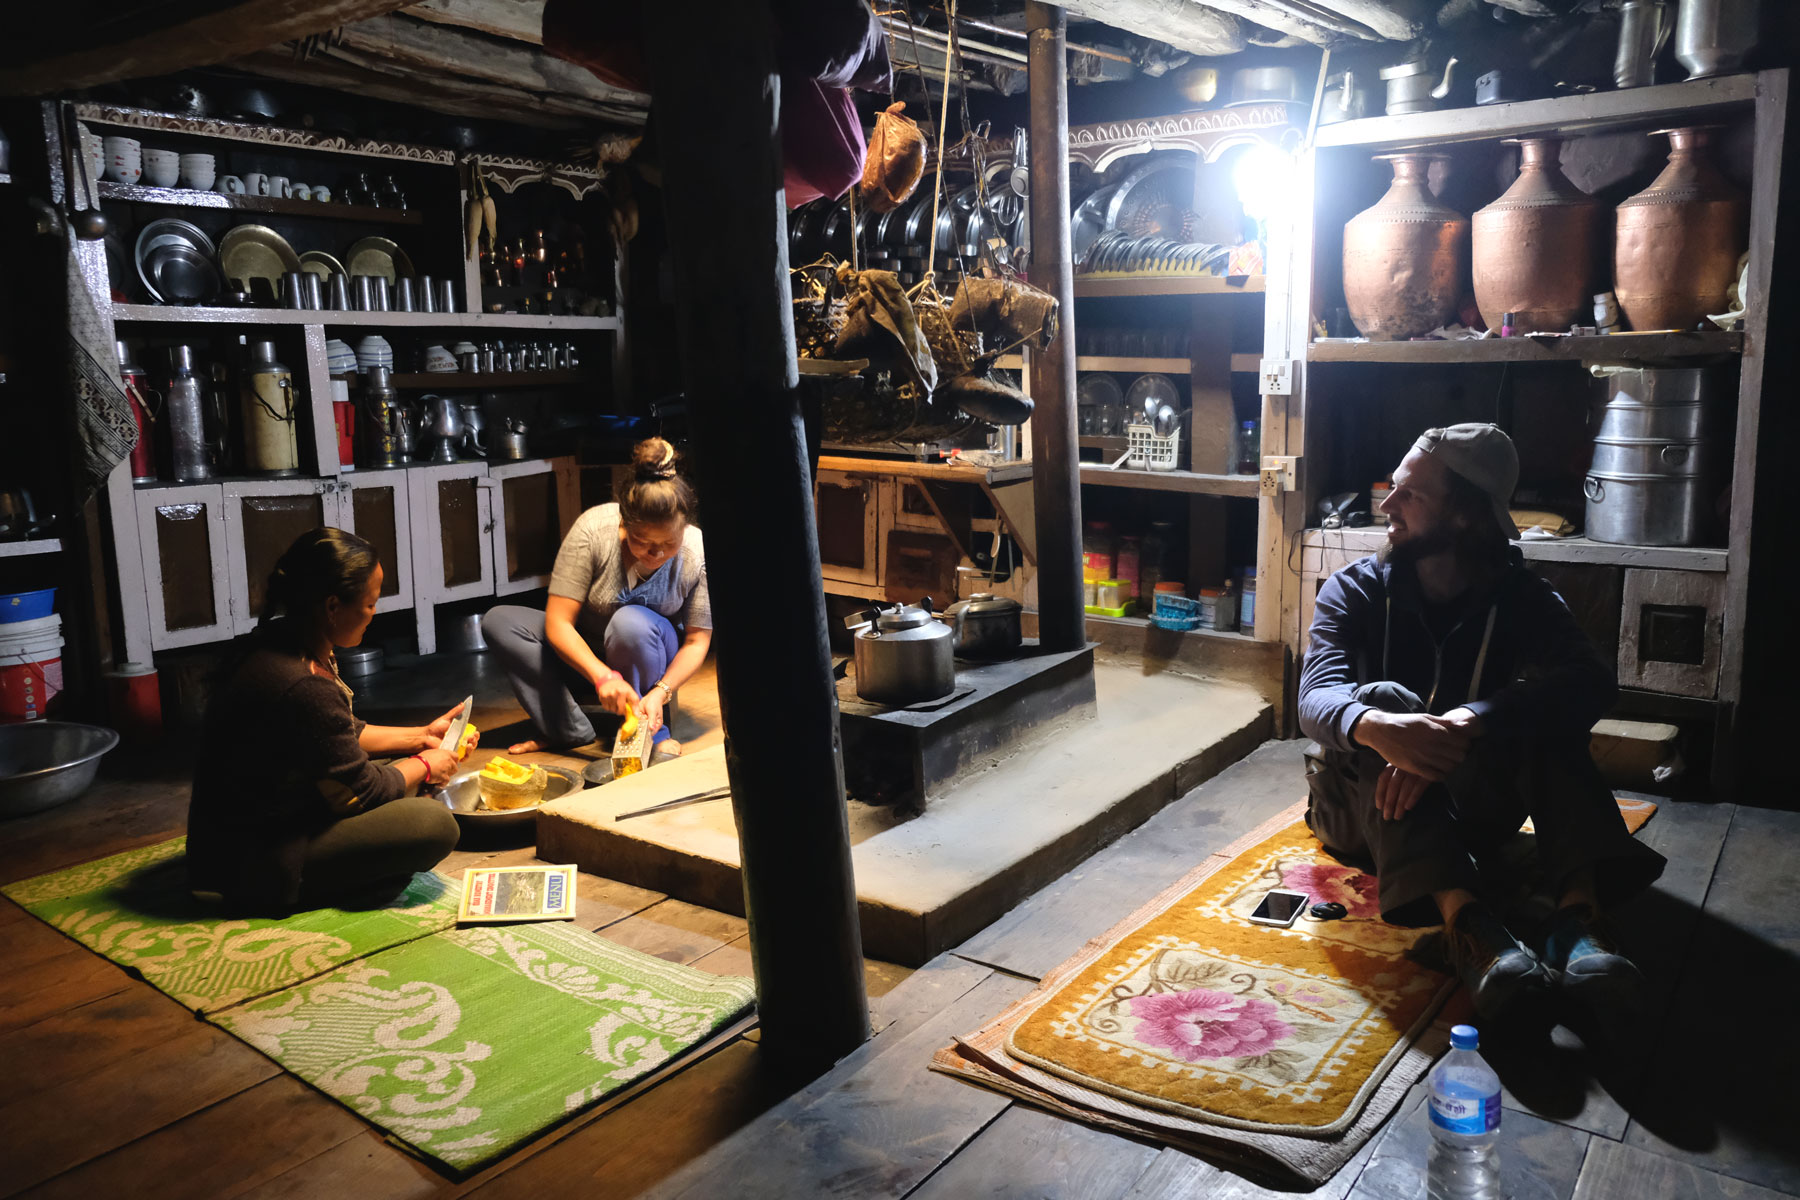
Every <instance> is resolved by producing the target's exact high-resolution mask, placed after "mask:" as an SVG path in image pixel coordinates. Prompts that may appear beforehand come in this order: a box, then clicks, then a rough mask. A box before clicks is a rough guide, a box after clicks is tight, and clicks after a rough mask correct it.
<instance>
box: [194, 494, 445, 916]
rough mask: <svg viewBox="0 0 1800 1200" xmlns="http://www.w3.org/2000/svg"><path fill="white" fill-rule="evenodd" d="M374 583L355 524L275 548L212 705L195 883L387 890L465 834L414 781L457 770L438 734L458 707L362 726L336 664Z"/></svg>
mask: <svg viewBox="0 0 1800 1200" xmlns="http://www.w3.org/2000/svg"><path fill="white" fill-rule="evenodd" d="M380 596H381V564H380V563H379V562H378V561H377V560H376V556H375V550H374V548H373V547H372V546H370V545H369V543H367V542H365V541H363V540H362V539H361V538H359V537H356V536H355V535H354V534H349V533H345V532H344V531H343V530H341V529H314V530H312V531H310V532H308V533H303V534H301V535H300V537H299V538H297V539H296V540H295V542H294V544H293V545H292V546H290V547H288V549H287V552H286V553H285V554H283V555H282V556H281V559H280V561H279V562H278V563H277V564H276V566H275V570H274V573H273V574H271V575H270V577H269V585H268V589H267V591H266V592H265V599H264V601H263V618H262V623H261V624H260V625H259V626H258V627H257V630H256V632H255V633H253V634H251V635H250V637H249V638H247V639H245V645H244V646H243V647H242V649H241V650H240V653H239V656H238V658H237V659H236V661H235V664H234V665H233V666H232V667H230V668H229V669H228V670H227V672H226V673H225V676H224V679H223V682H222V683H221V685H220V686H219V688H218V689H217V690H216V691H215V692H214V694H213V696H212V699H211V701H210V703H209V704H208V705H207V710H206V723H205V731H204V734H203V740H202V745H201V751H200V760H199V764H198V766H196V768H195V770H194V795H193V800H192V802H191V803H190V806H189V809H188V847H187V856H188V874H189V881H190V883H191V885H192V887H193V888H194V890H195V891H197V892H214V893H218V894H219V895H220V896H222V897H223V898H224V900H225V902H226V903H227V904H228V905H230V906H231V907H233V908H238V909H245V910H254V911H259V912H270V911H288V910H292V909H294V908H318V907H324V906H327V905H338V906H371V905H377V904H380V903H383V902H384V901H386V900H391V899H392V898H393V897H394V896H396V895H398V894H399V892H400V891H401V890H402V889H404V888H405V886H406V884H407V882H408V881H409V880H410V879H411V878H412V875H413V872H415V871H424V870H429V869H430V868H431V867H433V866H435V865H437V863H438V862H440V861H442V859H443V858H444V856H445V855H447V854H448V853H450V851H451V849H452V848H454V847H455V845H456V838H457V826H456V820H455V818H454V817H452V816H451V815H450V813H449V812H448V811H447V810H446V809H445V808H444V806H443V805H442V804H440V803H438V802H437V801H436V800H434V799H432V798H431V797H429V796H417V795H414V794H413V793H414V792H415V791H416V790H417V789H418V787H419V786H420V785H421V784H439V783H442V782H444V781H445V780H447V779H449V778H450V775H451V773H452V772H453V771H454V770H455V768H456V762H457V756H456V755H454V754H452V753H450V752H449V751H447V750H440V749H438V748H437V747H438V741H439V740H440V739H441V738H442V737H443V736H444V733H445V732H446V730H447V729H448V728H449V725H450V722H451V721H452V719H454V718H455V716H456V714H457V712H458V711H459V709H460V706H459V708H458V709H452V710H451V711H450V712H448V713H446V714H444V715H443V716H441V717H439V718H438V719H437V720H436V721H433V722H432V723H431V724H430V725H426V726H422V727H419V728H411V729H408V728H398V727H394V726H384V725H368V724H365V723H363V722H362V721H359V720H357V719H356V717H355V715H354V714H353V713H352V712H351V693H350V689H349V687H348V686H347V685H346V684H345V683H344V682H343V680H342V679H340V678H339V677H338V673H337V657H336V655H335V654H334V653H333V647H335V646H346V647H348V646H354V645H356V644H357V643H359V642H361V641H362V636H363V632H364V631H365V630H366V629H368V627H369V621H370V620H371V619H372V618H373V617H374V615H375V603H376V601H377V600H378V599H379V598H380ZM372 756H379V757H384V758H393V759H394V760H395V761H394V762H392V763H391V764H389V765H382V764H379V763H377V762H376V761H375V758H374V757H372Z"/></svg>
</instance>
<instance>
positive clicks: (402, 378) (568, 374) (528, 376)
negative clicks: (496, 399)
mask: <svg viewBox="0 0 1800 1200" xmlns="http://www.w3.org/2000/svg"><path fill="white" fill-rule="evenodd" d="M388 379H389V382H391V383H392V384H393V385H394V386H395V387H397V388H406V389H413V388H441V389H443V390H444V391H447V392H450V391H455V392H464V391H470V390H472V389H475V388H479V389H481V390H482V391H484V392H488V391H495V390H498V389H501V388H538V387H566V386H568V385H569V384H574V383H596V382H598V377H597V376H594V375H592V374H589V373H588V372H586V371H504V372H494V373H493V374H488V373H486V372H482V371H418V372H407V373H403V374H398V375H391V376H389V377H388Z"/></svg>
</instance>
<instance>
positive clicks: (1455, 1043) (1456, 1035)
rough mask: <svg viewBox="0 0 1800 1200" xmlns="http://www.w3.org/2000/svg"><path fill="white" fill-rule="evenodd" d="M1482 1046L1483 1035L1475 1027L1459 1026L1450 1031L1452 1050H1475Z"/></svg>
mask: <svg viewBox="0 0 1800 1200" xmlns="http://www.w3.org/2000/svg"><path fill="white" fill-rule="evenodd" d="M1480 1045H1481V1035H1480V1034H1479V1033H1477V1032H1476V1031H1475V1027H1474V1026H1473V1025H1457V1026H1455V1027H1454V1028H1452V1029H1451V1030H1450V1048H1451V1049H1452V1050H1474V1049H1476V1048H1477V1047H1479V1046H1480Z"/></svg>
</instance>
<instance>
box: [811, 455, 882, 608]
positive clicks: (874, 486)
mask: <svg viewBox="0 0 1800 1200" xmlns="http://www.w3.org/2000/svg"><path fill="white" fill-rule="evenodd" d="M888 491H889V489H886V488H884V487H883V486H882V481H881V480H879V479H876V478H873V477H871V476H868V475H852V474H850V473H848V472H845V471H820V472H819V475H818V483H817V485H816V486H815V487H814V489H813V509H814V514H815V517H816V520H817V522H818V530H819V573H820V574H821V575H822V576H823V577H824V578H825V579H826V580H829V581H832V582H836V583H850V584H860V585H863V586H864V587H867V588H869V589H871V594H873V589H875V588H877V587H879V586H880V583H881V538H882V535H883V534H884V533H885V532H886V529H885V528H884V522H883V520H882V509H883V506H884V502H885V501H886V498H887V495H888Z"/></svg>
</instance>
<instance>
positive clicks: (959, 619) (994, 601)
mask: <svg viewBox="0 0 1800 1200" xmlns="http://www.w3.org/2000/svg"><path fill="white" fill-rule="evenodd" d="M1024 611H1025V609H1024V606H1023V605H1021V604H1020V603H1019V602H1018V601H1017V600H1014V599H1012V598H1010V597H1007V596H996V595H994V594H993V593H992V592H976V593H974V594H973V595H971V596H970V597H969V598H968V599H967V600H959V601H957V602H956V603H955V604H952V605H951V606H950V607H949V608H947V609H945V610H944V615H946V616H949V617H954V618H955V625H954V627H953V628H954V629H955V631H956V657H958V658H969V659H980V660H984V661H990V662H991V661H994V660H997V659H1003V658H1011V657H1012V656H1013V655H1015V654H1017V653H1018V652H1019V644H1020V642H1021V641H1023V640H1024V639H1023V635H1022V633H1021V631H1020V628H1019V623H1020V616H1021V614H1022V613H1024Z"/></svg>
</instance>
